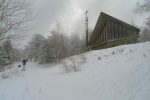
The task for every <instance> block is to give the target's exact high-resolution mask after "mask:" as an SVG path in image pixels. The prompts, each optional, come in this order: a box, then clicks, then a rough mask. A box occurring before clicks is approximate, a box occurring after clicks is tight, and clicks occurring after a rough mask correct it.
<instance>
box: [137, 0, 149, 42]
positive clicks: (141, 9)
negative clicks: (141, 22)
mask: <svg viewBox="0 0 150 100" xmlns="http://www.w3.org/2000/svg"><path fill="white" fill-rule="evenodd" d="M134 11H135V13H138V14H139V13H140V14H145V13H148V14H149V13H150V0H143V1H138V2H137V4H136V9H135V10H134ZM140 41H141V42H143V41H150V16H149V17H148V18H146V20H145V26H144V28H143V29H142V31H141V37H140Z"/></svg>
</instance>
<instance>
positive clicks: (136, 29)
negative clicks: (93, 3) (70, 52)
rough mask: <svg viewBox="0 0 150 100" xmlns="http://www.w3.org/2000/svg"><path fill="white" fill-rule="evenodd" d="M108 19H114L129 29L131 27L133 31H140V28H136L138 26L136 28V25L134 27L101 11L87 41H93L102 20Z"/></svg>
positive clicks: (99, 29)
mask: <svg viewBox="0 0 150 100" xmlns="http://www.w3.org/2000/svg"><path fill="white" fill-rule="evenodd" d="M109 20H111V21H114V22H116V23H119V24H120V25H122V26H125V27H127V28H129V29H131V30H133V31H136V32H139V31H140V29H138V28H136V27H134V26H132V25H130V24H128V23H125V22H123V21H121V20H119V19H117V18H114V17H112V16H110V15H108V14H106V13H104V12H101V14H100V16H99V18H98V20H97V23H96V25H95V28H94V30H93V33H92V35H91V38H90V41H89V43H90V42H91V41H93V40H94V39H95V37H96V34H99V32H100V31H101V30H102V29H101V27H100V26H101V25H102V23H103V22H107V21H109Z"/></svg>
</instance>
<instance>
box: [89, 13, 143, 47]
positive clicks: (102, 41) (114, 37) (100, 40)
mask: <svg viewBox="0 0 150 100" xmlns="http://www.w3.org/2000/svg"><path fill="white" fill-rule="evenodd" d="M139 32H140V30H139V29H138V28H136V27H134V26H132V25H129V24H127V23H125V22H123V21H121V20H118V19H116V18H114V17H112V16H109V15H107V14H105V13H103V12H101V14H100V16H99V18H98V21H97V23H96V26H95V28H94V30H93V33H92V35H91V37H90V40H89V43H88V45H89V46H88V47H89V48H91V49H100V48H108V47H113V46H117V45H121V44H127V43H133V42H136V41H137V40H138V34H139Z"/></svg>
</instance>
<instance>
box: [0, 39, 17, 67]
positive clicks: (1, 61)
mask: <svg viewBox="0 0 150 100" xmlns="http://www.w3.org/2000/svg"><path fill="white" fill-rule="evenodd" d="M14 61H15V54H14V48H13V46H12V44H11V41H10V40H6V41H5V42H4V43H3V45H2V46H1V47H0V66H6V65H10V64H12V63H13V62H14Z"/></svg>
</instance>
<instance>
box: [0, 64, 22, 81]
mask: <svg viewBox="0 0 150 100" xmlns="http://www.w3.org/2000/svg"><path fill="white" fill-rule="evenodd" d="M6 67H7V69H5V70H4V71H2V72H1V73H0V79H6V78H9V77H11V76H13V75H15V74H17V73H18V72H19V71H20V70H19V69H18V68H17V67H14V65H9V66H6Z"/></svg>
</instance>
